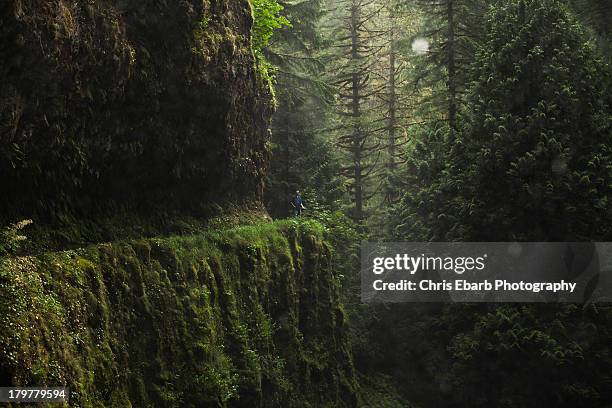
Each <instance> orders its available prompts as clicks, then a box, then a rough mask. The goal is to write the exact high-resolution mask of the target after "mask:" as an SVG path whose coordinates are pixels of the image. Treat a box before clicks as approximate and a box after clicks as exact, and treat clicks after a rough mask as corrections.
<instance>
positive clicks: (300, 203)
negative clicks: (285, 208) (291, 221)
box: [291, 190, 306, 216]
mask: <svg viewBox="0 0 612 408" xmlns="http://www.w3.org/2000/svg"><path fill="white" fill-rule="evenodd" d="M291 205H292V206H293V215H295V216H298V215H302V211H304V210H305V209H306V207H304V200H302V196H301V195H300V190H298V191H296V192H295V197H293V200H291Z"/></svg>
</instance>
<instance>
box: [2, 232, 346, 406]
mask: <svg viewBox="0 0 612 408" xmlns="http://www.w3.org/2000/svg"><path fill="white" fill-rule="evenodd" d="M330 259H331V257H330V252H329V248H328V245H327V244H326V242H325V241H324V240H323V236H322V230H321V227H320V226H318V225H317V224H310V223H306V224H298V223H296V222H293V221H287V222H282V223H266V224H260V225H255V226H249V227H243V228H238V229H232V230H228V231H224V232H210V233H207V234H203V235H197V236H191V237H175V238H165V239H151V240H143V241H135V242H123V243H114V244H101V245H98V246H93V247H89V248H87V249H80V250H74V251H66V252H58V253H49V254H45V255H41V256H36V257H21V258H9V259H6V258H5V259H3V260H1V261H0V327H2V330H1V331H0V384H3V385H9V384H14V385H17V384H19V385H22V386H23V385H48V386H58V385H66V386H68V387H70V389H71V405H72V406H81V407H91V406H106V407H129V406H133V407H147V406H155V407H223V406H231V407H352V406H355V405H356V383H355V377H354V373H353V365H352V360H351V355H350V348H349V345H348V341H347V338H346V334H345V328H344V324H345V321H344V319H345V318H344V312H343V309H342V306H341V304H340V303H339V300H338V282H337V278H336V277H335V276H334V274H333V271H332V267H331V264H330Z"/></svg>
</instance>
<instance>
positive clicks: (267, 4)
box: [250, 0, 291, 81]
mask: <svg viewBox="0 0 612 408" xmlns="http://www.w3.org/2000/svg"><path fill="white" fill-rule="evenodd" d="M250 1H251V4H252V6H253V29H252V40H251V46H252V47H253V52H254V53H255V57H256V58H257V67H258V70H259V74H260V75H261V77H262V78H264V79H265V80H267V81H271V80H272V77H273V74H274V66H273V65H272V64H270V63H269V62H268V60H267V59H266V57H265V56H264V53H263V50H264V48H265V47H267V46H268V44H269V43H270V39H271V38H272V35H273V34H274V31H275V30H277V29H279V28H283V27H291V23H290V22H289V20H287V18H286V17H284V16H283V15H281V14H280V13H281V12H282V11H283V6H282V5H280V4H279V3H278V2H277V1H276V0H250Z"/></svg>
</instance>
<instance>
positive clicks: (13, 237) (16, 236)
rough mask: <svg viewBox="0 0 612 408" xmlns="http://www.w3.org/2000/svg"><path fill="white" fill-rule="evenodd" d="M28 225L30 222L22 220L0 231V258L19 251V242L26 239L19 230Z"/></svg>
mask: <svg viewBox="0 0 612 408" xmlns="http://www.w3.org/2000/svg"><path fill="white" fill-rule="evenodd" d="M30 224H32V220H22V221H19V222H16V223H14V224H11V225H9V226H8V227H5V228H4V229H3V230H2V231H0V256H6V255H12V254H14V253H16V252H17V250H19V247H20V246H21V242H22V241H25V240H26V239H27V237H26V236H25V235H22V234H21V230H23V229H24V228H25V227H27V226H28V225H30Z"/></svg>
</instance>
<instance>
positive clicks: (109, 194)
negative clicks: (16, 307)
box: [0, 0, 270, 217]
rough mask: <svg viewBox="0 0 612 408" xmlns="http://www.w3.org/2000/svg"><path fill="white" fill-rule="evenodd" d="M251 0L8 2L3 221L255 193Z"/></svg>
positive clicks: (3, 19)
mask: <svg viewBox="0 0 612 408" xmlns="http://www.w3.org/2000/svg"><path fill="white" fill-rule="evenodd" d="M251 26H252V16H251V10H250V6H249V4H248V0H181V1H165V0H151V1H142V0H109V1H106V0H105V1H102V0H90V1H66V0H42V1H41V0H6V1H2V2H0V61H2V63H1V64H0V174H2V179H3V185H2V192H1V193H0V195H1V196H2V199H0V214H2V217H5V216H7V214H8V215H9V216H10V215H13V216H15V217H16V216H23V215H27V216H32V215H33V214H34V213H35V212H38V213H43V214H45V215H48V214H51V215H53V214H56V213H58V212H59V213H62V212H66V211H72V210H74V209H75V208H76V209H81V210H83V211H87V213H91V211H92V210H94V209H98V208H99V207H101V204H100V203H104V206H103V207H105V208H106V209H108V208H109V207H110V208H113V209H114V208H116V207H115V206H116V205H120V206H121V207H128V208H132V209H138V210H141V209H143V208H147V207H156V208H163V209H164V210H169V209H176V208H179V209H183V208H189V209H193V208H194V207H198V206H200V205H201V204H203V203H204V204H205V203H210V202H213V201H214V202H223V201H231V202H236V201H238V200H240V199H252V198H253V197H257V195H258V193H259V190H260V188H261V182H262V179H263V175H264V173H265V171H266V167H267V160H268V153H267V147H266V140H267V137H268V135H267V125H268V120H269V116H270V95H269V89H268V88H267V85H266V84H264V83H263V82H264V81H262V80H260V79H259V78H258V77H257V75H256V70H255V67H254V64H255V61H254V57H253V54H252V51H251V46H250V30H251Z"/></svg>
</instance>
